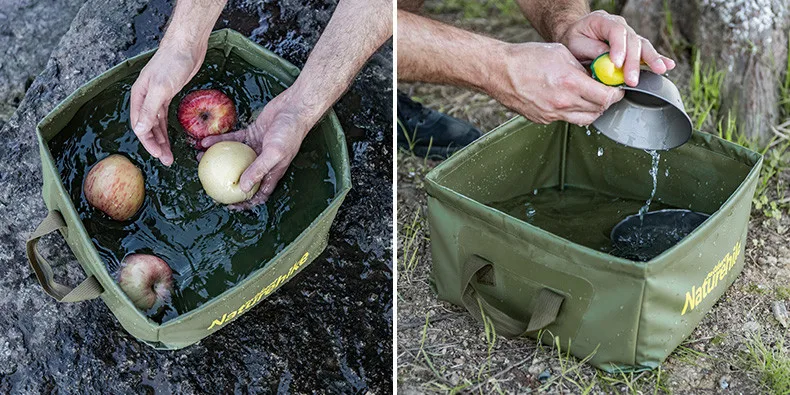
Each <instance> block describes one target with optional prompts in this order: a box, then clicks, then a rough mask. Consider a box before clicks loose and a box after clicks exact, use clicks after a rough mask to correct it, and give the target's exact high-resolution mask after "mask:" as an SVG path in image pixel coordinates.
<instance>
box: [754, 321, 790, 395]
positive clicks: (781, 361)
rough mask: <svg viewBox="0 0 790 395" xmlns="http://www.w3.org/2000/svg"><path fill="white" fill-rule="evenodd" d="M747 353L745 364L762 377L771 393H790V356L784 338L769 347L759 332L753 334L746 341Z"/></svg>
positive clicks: (761, 381)
mask: <svg viewBox="0 0 790 395" xmlns="http://www.w3.org/2000/svg"><path fill="white" fill-rule="evenodd" d="M746 348H747V353H746V356H745V357H744V358H743V365H744V366H745V367H746V369H747V370H749V371H752V372H755V373H757V374H758V375H759V377H760V383H761V384H762V385H763V386H764V387H765V388H766V389H768V390H770V392H771V393H774V394H788V393H790V356H788V354H787V350H785V348H784V340H782V339H781V338H780V340H779V341H778V342H777V343H776V345H775V346H773V347H769V346H767V345H766V344H765V343H764V342H763V339H762V337H761V336H760V335H759V334H754V335H752V336H751V337H750V338H749V339H748V340H747V342H746Z"/></svg>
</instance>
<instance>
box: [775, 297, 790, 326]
mask: <svg viewBox="0 0 790 395" xmlns="http://www.w3.org/2000/svg"><path fill="white" fill-rule="evenodd" d="M771 311H772V312H773V313H774V318H776V320H777V321H779V323H780V324H781V325H782V326H783V327H785V328H787V325H788V318H790V315H788V313H787V306H785V302H784V301H781V300H775V301H774V302H773V304H771Z"/></svg>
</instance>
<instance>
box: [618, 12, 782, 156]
mask: <svg viewBox="0 0 790 395" xmlns="http://www.w3.org/2000/svg"><path fill="white" fill-rule="evenodd" d="M665 7H666V10H668V11H669V12H670V13H671V16H672V21H673V25H674V30H675V34H680V35H681V36H682V37H683V38H685V40H686V41H688V42H689V43H690V44H691V45H692V46H693V47H695V48H697V50H698V51H699V53H700V57H701V60H702V61H703V62H704V63H705V64H708V63H710V62H715V64H716V66H717V68H718V69H719V70H723V71H724V72H725V73H726V75H725V78H724V83H723V86H722V89H721V96H720V97H721V107H720V108H719V112H718V114H711V115H710V116H711V117H714V118H719V119H721V117H725V118H726V114H727V113H728V112H729V111H731V112H732V113H733V114H734V115H737V120H738V126H739V130H741V131H742V132H744V133H745V134H746V135H747V136H750V137H752V136H759V137H760V138H761V139H762V140H763V141H765V140H767V139H768V138H770V136H773V132H772V127H773V126H775V125H777V124H778V123H781V122H782V121H783V120H782V119H779V118H780V109H779V99H780V97H779V87H780V86H781V83H782V81H783V78H784V73H785V71H786V70H787V45H788V29H790V9H788V8H789V7H788V4H787V2H786V1H785V0H666V6H665V2H664V0H629V1H628V2H627V3H626V5H625V7H624V8H623V13H622V14H623V16H624V17H625V18H626V19H627V20H628V22H629V24H631V26H633V27H634V29H635V30H636V31H637V33H639V34H640V35H642V36H644V37H645V38H648V39H650V40H651V41H653V42H656V41H657V40H658V39H659V38H661V37H662V32H666V30H665V29H666V27H667V26H666V22H665ZM664 37H665V36H664ZM665 44H666V43H665ZM683 88H684V87H681V90H682V89H683ZM710 131H712V130H710Z"/></svg>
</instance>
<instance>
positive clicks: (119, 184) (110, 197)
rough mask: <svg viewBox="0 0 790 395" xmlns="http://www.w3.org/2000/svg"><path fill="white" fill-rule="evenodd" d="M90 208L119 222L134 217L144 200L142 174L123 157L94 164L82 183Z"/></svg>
mask: <svg viewBox="0 0 790 395" xmlns="http://www.w3.org/2000/svg"><path fill="white" fill-rule="evenodd" d="M82 191H83V192H84V193H85V198H86V199H88V203H90V204H91V206H93V207H96V208H97V209H99V210H101V211H103V212H104V213H105V214H107V215H109V216H110V218H112V219H114V220H116V221H126V220H127V219H129V218H131V217H132V216H133V215H134V214H135V213H136V212H137V210H139V209H140V206H142V205H143V199H144V198H145V182H144V181H143V173H142V172H141V171H140V169H139V168H137V166H135V165H134V164H133V163H132V162H131V161H130V160H129V159H127V158H126V157H125V156H123V155H118V154H113V155H110V156H108V157H106V158H104V159H102V160H100V161H99V162H98V163H96V164H95V165H93V168H91V170H90V171H89V172H88V175H87V176H86V177H85V180H84V181H83V183H82Z"/></svg>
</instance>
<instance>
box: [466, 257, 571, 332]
mask: <svg viewBox="0 0 790 395" xmlns="http://www.w3.org/2000/svg"><path fill="white" fill-rule="evenodd" d="M492 267H493V264H492V263H491V262H489V261H487V260H485V259H483V258H481V257H480V256H477V255H472V256H471V257H470V258H469V259H468V260H467V261H466V263H465V265H464V271H463V279H462V286H463V304H464V307H466V309H467V311H469V313H470V314H472V316H473V317H475V318H477V319H478V320H481V319H482V316H481V310H482V313H484V314H485V315H487V316H488V319H490V320H491V321H492V322H493V323H494V327H495V328H496V330H497V332H498V333H499V334H502V335H504V336H505V337H519V336H524V335H526V334H528V333H531V332H535V331H538V330H541V329H543V328H545V327H547V326H549V325H550V324H551V323H553V322H554V321H555V320H556V319H557V315H558V314H559V311H560V306H561V305H562V302H563V300H564V299H565V298H564V297H563V296H562V295H560V294H558V293H556V292H554V291H552V290H550V289H548V288H542V289H541V290H540V291H539V292H538V294H537V295H536V296H535V299H534V300H533V301H532V303H533V306H534V307H533V311H532V314H531V316H530V318H529V322H524V321H522V320H520V319H517V318H515V317H512V316H510V315H509V314H507V313H506V312H504V311H502V310H500V309H498V308H496V307H494V305H492V304H491V303H489V302H488V301H487V300H486V299H485V298H484V297H483V296H482V295H481V294H480V293H478V292H477V291H476V290H475V286H474V283H475V281H474V279H475V278H476V277H477V276H478V273H480V274H482V273H484V270H483V269H486V268H492Z"/></svg>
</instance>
